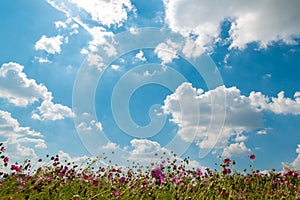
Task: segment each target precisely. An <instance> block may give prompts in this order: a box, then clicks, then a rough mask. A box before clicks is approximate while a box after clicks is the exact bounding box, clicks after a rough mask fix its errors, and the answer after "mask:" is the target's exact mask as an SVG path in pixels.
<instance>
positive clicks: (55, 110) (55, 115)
mask: <svg viewBox="0 0 300 200" xmlns="http://www.w3.org/2000/svg"><path fill="white" fill-rule="evenodd" d="M65 117H70V118H72V117H74V113H73V112H72V110H71V108H69V107H67V106H63V105H61V104H54V103H53V102H52V98H48V99H45V100H44V101H43V102H42V104H41V106H39V107H38V108H37V110H36V111H34V112H33V114H32V118H33V119H36V120H52V121H55V120H61V119H64V118H65Z"/></svg>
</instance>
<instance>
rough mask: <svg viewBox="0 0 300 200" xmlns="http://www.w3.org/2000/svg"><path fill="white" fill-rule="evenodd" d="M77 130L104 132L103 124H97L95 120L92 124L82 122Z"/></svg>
mask: <svg viewBox="0 0 300 200" xmlns="http://www.w3.org/2000/svg"><path fill="white" fill-rule="evenodd" d="M76 128H78V129H79V130H80V131H94V130H98V131H102V130H103V128H102V124H101V123H100V122H96V121H95V120H91V121H90V122H88V123H86V122H81V123H80V124H79V125H78V126H77V127H76Z"/></svg>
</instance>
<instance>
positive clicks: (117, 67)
mask: <svg viewBox="0 0 300 200" xmlns="http://www.w3.org/2000/svg"><path fill="white" fill-rule="evenodd" d="M111 68H112V69H113V70H115V71H120V65H111Z"/></svg>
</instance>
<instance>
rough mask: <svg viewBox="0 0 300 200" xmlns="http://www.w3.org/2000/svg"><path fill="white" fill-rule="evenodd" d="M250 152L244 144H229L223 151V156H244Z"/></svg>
mask: <svg viewBox="0 0 300 200" xmlns="http://www.w3.org/2000/svg"><path fill="white" fill-rule="evenodd" d="M250 152H251V151H250V149H249V148H247V147H246V145H245V143H244V142H240V143H234V144H230V145H229V146H228V147H226V148H225V149H224V151H223V154H222V155H223V156H228V157H231V156H245V155H247V154H249V153H250Z"/></svg>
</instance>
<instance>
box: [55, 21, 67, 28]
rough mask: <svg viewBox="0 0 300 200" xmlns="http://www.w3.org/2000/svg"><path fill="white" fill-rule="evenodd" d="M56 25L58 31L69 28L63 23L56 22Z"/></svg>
mask: <svg viewBox="0 0 300 200" xmlns="http://www.w3.org/2000/svg"><path fill="white" fill-rule="evenodd" d="M54 25H55V28H56V29H61V28H67V25H66V23H65V22H62V21H56V22H54Z"/></svg>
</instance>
